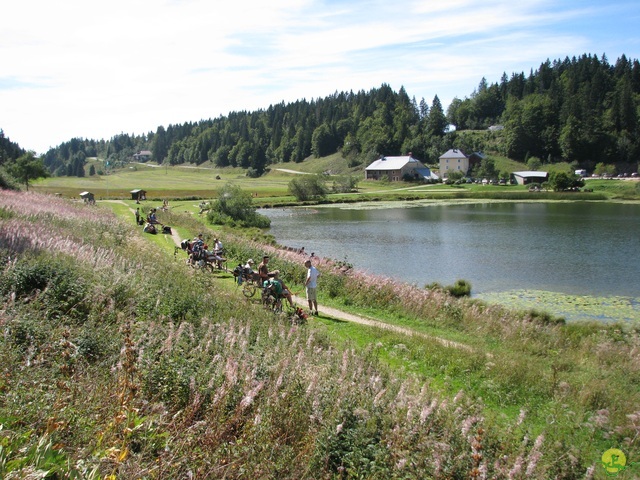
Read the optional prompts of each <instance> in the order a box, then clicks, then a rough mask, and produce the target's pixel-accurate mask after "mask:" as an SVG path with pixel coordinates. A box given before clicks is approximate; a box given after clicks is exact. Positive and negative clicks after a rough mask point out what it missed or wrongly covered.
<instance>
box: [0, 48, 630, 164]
mask: <svg viewBox="0 0 640 480" xmlns="http://www.w3.org/2000/svg"><path fill="white" fill-rule="evenodd" d="M639 116H640V63H639V62H638V60H637V59H633V60H631V59H628V58H626V56H624V55H623V56H622V57H620V58H618V59H617V60H616V61H615V63H613V64H611V63H609V61H608V60H607V58H606V56H604V55H603V56H601V57H598V56H595V55H590V54H584V55H582V56H581V57H579V58H576V57H573V58H568V57H567V58H565V59H564V60H555V61H553V62H552V61H549V60H547V61H545V62H544V63H542V64H541V65H540V66H539V67H538V69H537V70H535V71H534V70H531V72H530V73H529V74H528V75H525V74H524V73H513V74H512V75H511V76H510V77H509V76H508V75H507V74H506V73H505V74H503V75H502V78H501V79H500V81H499V82H497V83H488V82H487V81H486V79H484V78H483V79H481V81H480V82H479V85H478V87H477V88H476V90H475V91H474V92H472V93H471V94H470V95H469V96H468V97H464V98H463V99H459V98H454V100H453V101H452V102H451V104H450V105H449V106H448V108H447V110H446V111H445V110H444V108H443V106H442V104H441V102H440V100H439V98H438V96H437V95H435V96H434V98H433V99H432V101H431V103H430V104H429V103H428V102H427V101H426V100H425V99H424V98H422V99H420V101H417V100H416V98H415V97H411V96H410V95H409V93H408V92H406V91H405V89H404V87H402V88H400V90H399V91H398V92H395V91H393V90H392V89H391V87H390V86H389V85H386V84H383V85H381V86H380V87H379V88H373V89H371V90H370V91H368V92H367V91H359V92H357V93H354V92H353V91H350V92H335V93H334V94H333V95H330V96H327V97H324V98H317V99H313V100H305V99H303V100H298V101H296V102H293V103H289V104H285V103H284V102H282V103H278V104H275V105H270V106H269V107H268V108H266V109H264V110H258V111H254V112H247V111H237V112H231V113H229V114H228V115H227V116H220V117H218V118H214V119H208V120H201V121H198V122H187V123H184V124H176V125H168V126H166V127H164V126H159V127H158V128H157V130H156V131H155V132H149V133H147V134H144V135H133V134H125V133H121V134H118V135H115V136H113V137H112V138H111V139H109V140H104V139H102V140H89V139H82V138H73V139H71V140H69V141H68V142H64V143H62V144H61V145H59V146H57V147H55V148H52V149H50V150H49V151H48V152H46V153H45V154H44V155H43V157H42V158H43V161H44V164H45V166H46V167H47V168H48V169H49V171H50V173H51V174H52V175H56V176H64V175H68V176H84V175H85V171H84V168H83V167H84V164H85V161H86V158H87V157H95V156H99V157H101V158H104V159H106V160H109V161H110V164H111V165H114V166H117V165H119V164H125V163H128V162H129V161H131V159H132V156H133V154H135V153H136V152H139V151H142V150H150V151H151V152H152V158H153V160H154V161H156V162H158V163H164V162H168V164H170V165H179V164H185V163H188V164H196V165H200V164H202V163H205V162H208V161H209V162H211V163H212V164H213V165H215V166H218V167H227V166H233V167H241V168H245V169H247V171H248V174H249V175H250V176H259V175H261V174H262V173H264V172H265V170H266V169H267V168H268V167H269V165H272V164H277V163H281V162H302V161H303V160H304V159H305V158H308V157H309V156H315V157H322V156H326V155H329V154H333V153H336V152H342V155H343V156H344V157H345V158H347V159H348V160H349V165H350V166H352V167H356V166H358V165H362V164H368V163H369V162H370V161H372V160H374V159H375V158H377V157H378V156H380V155H399V154H407V153H408V152H411V153H412V154H413V156H414V157H416V158H419V159H421V160H423V161H424V162H426V163H436V162H437V159H438V157H439V156H440V155H441V154H442V153H443V152H444V151H446V150H447V149H449V148H463V149H465V148H466V149H473V150H476V151H487V150H488V149H490V148H498V149H499V150H498V151H495V152H490V153H495V154H499V155H503V156H506V157H509V158H512V159H514V160H518V161H526V160H527V159H528V158H530V157H537V158H538V159H540V160H541V161H542V162H543V163H555V162H561V161H567V162H572V163H574V164H575V165H576V166H579V167H580V168H587V169H592V168H593V166H594V165H595V164H596V163H604V164H613V165H616V166H617V167H618V171H637V159H638V156H639V154H640V135H639V132H640V122H639V121H638V118H639ZM450 125H452V126H454V127H455V128H451V127H450ZM492 125H502V126H504V130H503V131H502V132H501V135H502V141H501V142H498V146H497V147H495V143H496V142H493V143H491V145H492V146H491V147H490V146H489V144H488V143H487V144H485V143H484V142H483V140H482V138H480V139H479V140H478V139H477V137H476V140H475V141H474V144H473V145H465V144H464V141H463V139H462V138H461V137H462V132H464V131H465V130H486V129H487V128H488V127H490V126H492ZM486 138H487V140H488V139H489V138H490V134H489V132H488V131H487V135H486ZM0 140H2V142H0V149H4V152H3V153H0V159H2V160H4V159H7V158H16V156H17V155H19V154H20V152H21V151H22V150H21V149H20V148H19V147H18V146H17V145H15V144H12V143H11V142H10V141H8V139H6V138H4V136H2V138H0Z"/></svg>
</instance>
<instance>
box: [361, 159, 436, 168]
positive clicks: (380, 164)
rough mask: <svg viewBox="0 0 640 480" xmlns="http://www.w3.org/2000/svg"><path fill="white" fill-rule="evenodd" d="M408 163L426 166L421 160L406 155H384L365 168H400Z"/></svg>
mask: <svg viewBox="0 0 640 480" xmlns="http://www.w3.org/2000/svg"><path fill="white" fill-rule="evenodd" d="M407 163H416V164H417V166H418V167H424V165H422V164H421V163H420V161H419V160H416V159H415V158H413V157H411V156H409V155H404V156H402V157H382V158H379V159H378V160H376V161H375V162H373V163H372V164H371V165H369V166H368V167H367V168H365V170H400V169H401V168H402V167H404V166H405V165H406V164H407Z"/></svg>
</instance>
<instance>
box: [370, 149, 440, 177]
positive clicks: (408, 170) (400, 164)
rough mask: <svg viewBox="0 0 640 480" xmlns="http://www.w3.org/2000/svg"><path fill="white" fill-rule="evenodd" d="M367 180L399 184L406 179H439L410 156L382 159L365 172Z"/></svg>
mask: <svg viewBox="0 0 640 480" xmlns="http://www.w3.org/2000/svg"><path fill="white" fill-rule="evenodd" d="M364 175H365V176H364V178H365V180H380V179H383V178H388V179H389V181H391V182H399V181H401V180H404V179H406V178H410V179H412V180H422V179H430V178H437V176H435V174H433V173H432V172H431V170H430V169H429V168H428V167H425V166H424V165H423V164H422V162H420V160H417V159H415V158H413V157H412V156H411V154H409V155H405V156H400V157H384V156H383V157H380V158H379V159H378V160H376V161H375V162H373V163H372V164H371V165H369V166H368V167H367V168H365V170H364Z"/></svg>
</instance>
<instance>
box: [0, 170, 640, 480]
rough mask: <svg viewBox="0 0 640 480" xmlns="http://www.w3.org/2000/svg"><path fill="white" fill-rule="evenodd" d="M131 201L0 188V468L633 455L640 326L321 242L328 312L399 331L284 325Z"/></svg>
mask: <svg viewBox="0 0 640 480" xmlns="http://www.w3.org/2000/svg"><path fill="white" fill-rule="evenodd" d="M170 173H171V172H169V173H165V175H166V176H171V175H170ZM132 175H133V174H132ZM160 175H161V173H159V169H158V177H159V176H160ZM180 175H182V173H181V174H180ZM184 175H185V176H186V175H187V174H186V173H184ZM229 175H233V174H232V173H230V174H229ZM125 177H126V176H124V175H123V179H124V178H125ZM282 177H283V182H284V183H286V181H287V179H288V178H289V177H287V176H286V175H283V176H282ZM111 178H113V176H110V179H111ZM141 178H142V177H141ZM54 180H55V179H49V180H47V181H45V182H42V183H40V184H39V186H38V189H42V188H43V185H45V184H46V182H53V181H54ZM225 180H227V179H226V178H224V177H223V178H222V181H223V182H224V181H225ZM239 180H240V179H239ZM123 181H124V180H123ZM127 181H130V182H131V183H128V184H127V186H126V187H124V186H123V187H122V189H123V191H127V189H133V188H147V187H146V186H145V185H140V184H136V179H135V178H134V179H128V180H127ZM242 181H245V180H244V179H242ZM247 181H248V180H247ZM157 184H158V185H160V181H159V180H158V183H157ZM166 185H169V182H167V183H166ZM129 186H130V188H129ZM69 188H71V187H69ZM167 188H169V187H167ZM264 188H265V193H266V192H267V191H269V190H268V189H269V188H271V189H272V190H270V191H271V192H272V193H273V194H274V195H277V194H278V192H276V191H275V187H273V186H271V187H267V186H265V187H264ZM87 189H89V190H90V188H87ZM60 190H61V189H58V190H56V191H55V192H54V191H52V192H51V193H61V192H60ZM148 190H149V192H150V197H151V198H155V193H152V189H151V188H148ZM80 191H82V190H80ZM109 196H111V194H110V195H109ZM158 198H161V195H158ZM171 198H174V197H171ZM147 204H148V202H147ZM170 205H171V207H172V208H171V212H166V213H165V212H161V213H160V220H161V221H163V222H164V223H167V224H170V225H171V226H172V228H173V229H174V230H176V231H177V232H178V234H179V235H180V236H181V237H188V236H193V235H194V234H195V233H196V231H198V232H199V231H203V232H204V233H205V236H206V238H207V239H210V238H212V237H213V236H214V235H217V236H220V237H221V238H222V240H223V242H224V244H225V246H226V248H227V254H228V257H229V264H230V265H233V264H235V262H237V261H240V260H243V261H244V260H246V258H249V257H252V258H259V257H261V256H262V254H264V253H267V254H270V255H271V257H272V265H273V268H278V269H280V270H281V271H282V272H283V274H284V275H285V279H286V280H287V283H288V284H290V285H291V287H292V289H293V290H294V291H296V292H302V281H303V279H304V274H305V270H304V267H303V266H302V264H301V263H302V260H303V259H304V257H302V256H300V255H299V254H297V253H294V252H290V251H286V250H281V249H278V248H277V246H275V245H270V244H265V243H263V241H262V239H261V238H259V236H256V238H254V239H250V238H247V237H246V236H241V235H238V234H236V233H234V232H233V231H230V230H220V229H217V228H215V229H214V228H212V227H211V226H206V225H203V223H202V221H201V219H200V218H199V217H198V216H197V215H193V213H194V212H195V209H197V201H193V200H184V201H178V200H171V202H170ZM132 206H135V205H134V204H133V202H130V201H125V202H124V203H121V202H119V201H110V202H100V201H99V202H98V205H96V206H91V205H84V204H82V203H81V202H79V201H69V200H68V199H64V198H60V197H56V196H54V195H45V194H42V193H35V192H30V193H21V192H10V191H1V192H0V252H2V255H1V257H0V258H1V259H2V262H1V265H2V268H1V270H0V301H1V305H0V328H2V333H3V335H2V337H0V391H1V392H2V396H1V397H0V477H2V478H7V479H9V478H87V479H116V478H117V479H120V478H122V479H130V478H145V479H146V478H148V479H178V478H239V479H257V478H264V479H267V478H274V479H276V478H277V479H351V478H367V479H414V478H416V479H417V478H421V479H422V478H432V479H458V478H459V479H468V478H491V479H525V478H527V479H538V478H539V479H552V478H558V479H560V478H561V479H583V478H607V471H606V470H605V469H604V468H603V467H602V465H601V458H602V455H603V453H604V452H605V451H607V450H608V449H611V448H618V449H621V450H622V451H623V452H624V453H625V455H626V458H627V459H628V461H629V462H634V461H637V459H638V457H639V456H640V445H639V441H640V326H638V325H631V324H606V325H605V324H599V323H579V324H578V323H573V324H564V323H563V322H560V321H557V319H554V318H550V317H548V316H546V315H544V314H540V313H537V312H535V311H515V310H509V309H506V308H503V307H499V306H495V305H488V304H485V303H483V302H479V301H472V300H469V299H455V298H453V297H450V296H449V295H447V294H446V293H444V292H442V291H438V290H426V289H420V288H417V287H415V286H410V285H405V284H400V283H397V282H394V281H391V280H387V279H380V278H377V277H374V276H372V275H365V274H362V273H360V272H354V271H348V272H346V273H345V272H344V271H343V270H342V269H341V266H342V265H340V264H339V263H336V262H334V261H333V260H331V259H319V260H318V262H319V263H318V268H319V270H320V271H321V272H322V277H321V281H320V282H319V295H320V297H319V303H320V305H321V308H320V310H321V311H322V305H332V306H336V307H342V308H344V309H349V310H351V311H356V312H359V313H361V314H363V315H367V316H369V317H372V318H375V319H378V320H380V321H383V322H387V323H392V324H397V325H400V326H402V327H404V328H405V329H408V330H409V333H406V332H403V331H393V332H392V331H387V330H381V329H377V328H373V327H366V326H362V325H357V324H353V323H348V322H344V321H339V320H336V319H334V318H330V317H328V316H326V315H322V314H321V316H320V317H311V318H309V319H308V321H307V323H306V324H303V325H291V323H290V322H289V321H288V319H287V318H286V317H278V316H274V315H273V314H271V313H269V312H267V311H265V310H264V309H263V308H262V307H261V306H260V305H259V302H255V301H253V302H252V301H247V300H246V299H245V298H244V297H243V296H242V294H241V293H240V292H239V289H238V288H237V286H236V285H235V283H234V282H233V278H232V276H231V275H229V274H227V273H224V272H217V273H214V274H208V273H205V272H202V271H198V270H193V269H191V268H189V267H187V266H186V265H185V262H184V259H185V255H184V252H182V251H180V252H178V254H177V255H174V244H173V243H172V241H171V238H170V237H169V236H165V235H156V236H151V235H145V234H142V232H141V229H140V228H139V227H136V226H135V225H134V222H133V215H132V214H131V211H130V207H132ZM637 468H638V467H637V466H634V465H631V466H630V468H629V469H627V470H625V471H623V472H619V473H618V478H635V477H634V475H638V474H639V473H640V472H638V470H637Z"/></svg>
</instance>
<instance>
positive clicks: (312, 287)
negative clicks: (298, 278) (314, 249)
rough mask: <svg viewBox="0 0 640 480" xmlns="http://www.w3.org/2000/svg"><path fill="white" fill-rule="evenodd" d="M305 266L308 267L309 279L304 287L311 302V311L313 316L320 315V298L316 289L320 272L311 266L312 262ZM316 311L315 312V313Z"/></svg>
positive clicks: (307, 262) (305, 263)
mask: <svg viewBox="0 0 640 480" xmlns="http://www.w3.org/2000/svg"><path fill="white" fill-rule="evenodd" d="M304 266H305V267H307V279H306V281H305V282H304V286H305V289H306V292H307V301H308V302H309V310H311V315H316V316H317V315H318V298H317V292H316V289H317V287H318V277H319V276H320V272H319V271H318V269H317V268H316V267H314V266H313V265H311V260H307V261H306V262H304ZM314 310H315V311H314Z"/></svg>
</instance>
